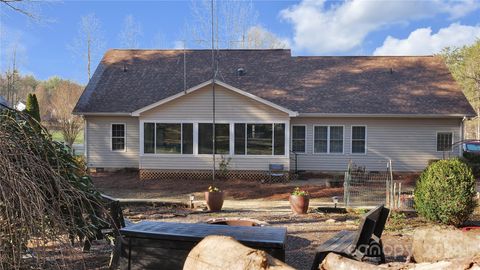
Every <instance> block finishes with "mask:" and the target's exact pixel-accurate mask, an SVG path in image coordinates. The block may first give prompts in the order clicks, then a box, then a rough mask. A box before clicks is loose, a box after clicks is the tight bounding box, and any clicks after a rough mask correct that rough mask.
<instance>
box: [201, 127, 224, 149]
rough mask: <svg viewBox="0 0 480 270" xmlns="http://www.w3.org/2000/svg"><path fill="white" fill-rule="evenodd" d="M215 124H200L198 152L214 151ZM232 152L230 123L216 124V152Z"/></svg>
mask: <svg viewBox="0 0 480 270" xmlns="http://www.w3.org/2000/svg"><path fill="white" fill-rule="evenodd" d="M212 127H213V124H209V123H200V124H198V153H199V154H212V153H213V128H212ZM229 153H230V124H215V154H229Z"/></svg>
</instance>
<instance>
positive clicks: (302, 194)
mask: <svg viewBox="0 0 480 270" xmlns="http://www.w3.org/2000/svg"><path fill="white" fill-rule="evenodd" d="M289 201H290V207H291V208H292V211H293V213H295V214H306V213H307V210H308V203H309V202H310V196H309V195H308V192H307V191H305V190H302V189H300V188H299V187H296V188H295V189H294V190H293V191H292V193H291V194H290V199H289Z"/></svg>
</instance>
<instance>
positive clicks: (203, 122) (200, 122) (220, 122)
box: [194, 121, 232, 157]
mask: <svg viewBox="0 0 480 270" xmlns="http://www.w3.org/2000/svg"><path fill="white" fill-rule="evenodd" d="M199 124H211V122H206V121H198V122H197V126H198V125H199ZM216 124H228V130H229V133H228V135H229V138H228V140H229V144H228V145H229V149H228V154H215V155H216V156H226V157H229V156H231V153H232V148H231V144H232V139H231V138H232V137H231V136H232V134H231V133H230V130H231V128H232V123H231V122H228V121H215V125H216ZM194 146H195V145H194ZM198 146H199V145H198V128H197V156H200V157H209V156H213V154H199V153H198V150H199V149H198Z"/></svg>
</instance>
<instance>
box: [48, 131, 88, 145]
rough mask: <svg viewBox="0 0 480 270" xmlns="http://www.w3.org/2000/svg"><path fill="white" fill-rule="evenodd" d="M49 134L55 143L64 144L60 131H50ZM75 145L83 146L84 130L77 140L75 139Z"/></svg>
mask: <svg viewBox="0 0 480 270" xmlns="http://www.w3.org/2000/svg"><path fill="white" fill-rule="evenodd" d="M49 132H50V134H51V135H52V139H53V140H54V141H57V142H64V140H63V135H62V132H61V131H60V130H49ZM75 144H83V130H82V131H81V132H80V133H79V134H78V136H77V139H75Z"/></svg>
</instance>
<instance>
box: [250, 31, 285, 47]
mask: <svg viewBox="0 0 480 270" xmlns="http://www.w3.org/2000/svg"><path fill="white" fill-rule="evenodd" d="M245 46H246V48H248V49H286V48H288V47H289V42H288V40H287V39H281V38H279V37H278V36H277V35H275V34H274V33H272V32H269V31H268V30H267V29H265V28H263V27H261V26H253V27H251V28H250V29H249V30H248V33H247V43H246V45H245Z"/></svg>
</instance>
